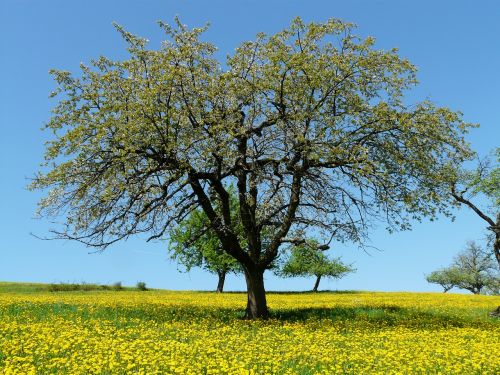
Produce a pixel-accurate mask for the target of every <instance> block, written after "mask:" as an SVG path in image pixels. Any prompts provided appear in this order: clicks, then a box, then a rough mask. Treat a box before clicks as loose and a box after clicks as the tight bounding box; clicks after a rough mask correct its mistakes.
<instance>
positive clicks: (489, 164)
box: [451, 148, 500, 268]
mask: <svg viewBox="0 0 500 375" xmlns="http://www.w3.org/2000/svg"><path fill="white" fill-rule="evenodd" d="M494 153H495V157H496V164H495V163H494V161H492V160H490V159H485V160H479V161H478V164H477V167H476V169H475V170H472V171H469V170H462V171H459V173H458V174H456V175H455V177H454V178H452V180H451V181H452V182H451V194H452V196H453V197H454V199H455V200H456V201H457V202H458V203H459V204H463V205H465V206H468V207H469V208H470V209H472V210H473V211H474V212H475V213H476V214H477V215H478V216H479V217H480V218H481V219H482V220H483V221H485V222H486V223H487V224H488V226H487V229H488V231H489V232H490V233H491V236H489V241H490V242H491V243H492V247H493V254H494V255H495V258H496V260H497V263H498V267H499V268H500V148H497V149H496V150H495V152H494ZM478 195H479V196H480V197H482V198H483V200H484V199H485V200H486V201H487V202H488V203H489V204H487V205H485V206H484V207H480V206H479V204H478V203H477V202H474V201H473V200H476V199H475V198H476V197H477V196H478ZM481 200H482V199H481V198H479V199H478V200H477V201H478V202H481Z"/></svg>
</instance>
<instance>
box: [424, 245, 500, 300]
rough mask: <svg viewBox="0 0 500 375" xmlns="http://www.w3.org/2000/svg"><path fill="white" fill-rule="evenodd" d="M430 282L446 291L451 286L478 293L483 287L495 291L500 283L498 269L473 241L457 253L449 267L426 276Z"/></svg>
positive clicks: (489, 255)
mask: <svg viewBox="0 0 500 375" xmlns="http://www.w3.org/2000/svg"><path fill="white" fill-rule="evenodd" d="M427 281H428V282H430V283H435V284H439V285H441V286H442V287H443V288H444V291H445V292H446V291H448V290H450V289H451V288H453V287H458V288H461V289H465V290H468V291H470V292H472V293H474V294H479V293H481V292H482V291H484V290H485V289H487V290H489V291H490V292H492V293H496V291H497V290H498V287H499V283H500V269H498V267H497V265H496V263H495V262H494V260H493V259H492V254H491V253H489V252H485V251H484V250H483V249H482V248H481V247H480V246H478V245H477V244H476V243H475V242H473V241H471V242H469V243H468V244H467V247H466V248H465V250H463V251H461V252H460V253H458V254H457V256H456V257H455V259H454V260H453V262H452V264H451V265H450V266H449V267H446V268H443V269H441V270H438V271H434V272H432V273H431V274H429V275H428V276H427Z"/></svg>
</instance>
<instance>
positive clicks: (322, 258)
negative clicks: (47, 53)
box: [278, 241, 355, 292]
mask: <svg viewBox="0 0 500 375" xmlns="http://www.w3.org/2000/svg"><path fill="white" fill-rule="evenodd" d="M318 247H319V246H318V243H317V242H316V241H308V242H306V243H304V244H301V245H297V246H293V247H292V250H291V254H290V256H289V258H288V259H287V260H286V262H285V264H284V265H283V267H282V269H281V270H280V271H279V272H278V274H279V275H280V276H283V277H297V276H306V277H307V276H315V277H316V282H315V283H314V287H313V289H312V291H313V292H317V291H318V287H319V283H320V281H321V278H323V277H331V278H335V279H340V278H342V277H344V276H345V275H347V274H348V273H351V272H354V271H355V270H354V268H352V267H351V266H350V265H346V264H344V263H342V262H341V260H340V258H336V259H332V258H329V257H328V256H327V255H326V254H325V253H324V252H323V250H321V249H319V248H318Z"/></svg>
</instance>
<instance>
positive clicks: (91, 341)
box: [0, 283, 500, 374]
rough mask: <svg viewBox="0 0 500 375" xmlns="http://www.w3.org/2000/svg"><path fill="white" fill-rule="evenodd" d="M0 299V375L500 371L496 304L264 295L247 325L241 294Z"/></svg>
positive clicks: (447, 298)
mask: <svg viewBox="0 0 500 375" xmlns="http://www.w3.org/2000/svg"><path fill="white" fill-rule="evenodd" d="M0 290H1V291H5V292H4V293H2V292H0V373H9V371H11V372H13V373H30V371H31V372H35V373H44V374H45V373H49V374H50V373H54V374H73V373H76V374H78V373H96V374H116V373H118V374H127V373H139V374H141V373H144V374H149V373H174V372H175V373H185V374H189V373H192V374H203V373H206V374H209V373H213V374H219V373H226V374H321V373H322V374H336V373H345V374H360V373H370V374H379V373H380V374H386V373H412V374H414V373H416V374H419V373H422V374H438V373H442V374H460V373H468V374H496V373H500V358H499V357H498V356H492V355H491V354H492V353H494V352H495V350H497V349H498V344H499V343H500V319H493V318H489V317H488V315H487V313H488V312H489V311H491V310H492V309H493V308H495V307H496V306H497V305H500V297H491V296H474V295H465V294H462V295H461V294H446V295H444V294H442V293H370V292H355V291H351V292H323V293H292V292H290V293H282V292H276V293H273V292H271V293H269V294H268V303H269V306H270V308H271V319H270V320H268V321H255V322H252V321H245V320H243V319H242V317H243V312H244V311H243V310H244V304H245V300H246V295H245V294H244V293H227V294H226V293H223V294H216V293H210V292H171V291H159V290H152V291H149V292H148V293H143V292H141V291H139V290H137V289H135V290H133V289H131V288H129V289H125V290H123V291H120V292H119V293H118V292H116V291H114V290H95V291H82V290H76V291H60V292H57V293H53V292H49V291H48V285H42V284H17V285H16V284H14V283H0Z"/></svg>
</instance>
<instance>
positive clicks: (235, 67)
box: [31, 18, 471, 317]
mask: <svg viewBox="0 0 500 375" xmlns="http://www.w3.org/2000/svg"><path fill="white" fill-rule="evenodd" d="M176 23H177V25H176V27H171V26H169V25H166V24H164V23H162V22H160V26H161V27H162V28H163V29H164V30H165V33H166V40H165V41H164V42H163V44H162V46H161V48H160V49H158V50H150V49H148V48H147V41H146V40H145V39H143V38H139V37H137V36H134V35H132V34H131V33H129V32H127V31H125V30H124V29H123V28H122V27H121V26H116V28H117V30H118V31H119V32H120V33H121V35H122V36H123V38H124V40H125V41H126V42H127V44H128V51H129V53H130V57H129V58H128V59H127V60H124V61H113V60H110V59H108V58H106V57H100V58H99V59H97V60H95V61H92V63H91V66H87V65H84V64H82V66H81V75H80V76H79V77H76V76H74V75H72V74H71V73H70V72H67V71H61V70H53V71H52V74H53V75H54V77H55V80H56V81H57V83H58V88H57V89H56V91H55V92H54V93H53V96H58V97H59V102H58V104H57V106H56V107H55V108H54V110H53V116H52V118H51V119H50V121H49V122H48V124H47V126H46V127H47V129H49V130H50V131H52V132H53V133H54V135H55V136H54V139H53V140H51V141H50V142H49V143H48V145H47V149H46V154H45V158H46V163H45V170H44V171H43V172H41V173H39V174H38V175H37V176H36V178H35V180H34V182H33V184H32V185H31V187H32V188H33V189H48V190H49V192H48V195H47V196H46V197H45V198H44V199H42V200H41V202H40V210H39V213H40V214H41V215H44V214H45V215H49V216H52V215H58V214H62V215H64V217H65V221H64V225H63V227H62V228H56V229H54V231H53V233H54V235H55V237H56V238H64V239H74V240H77V241H81V242H83V243H85V244H87V245H88V246H94V247H97V248H100V249H104V248H106V247H107V246H109V245H110V244H112V243H115V242H116V241H119V240H121V239H125V238H127V237H129V236H131V235H134V234H140V233H147V234H148V239H150V240H153V239H158V238H164V237H165V236H166V234H167V233H168V232H169V231H170V230H172V229H173V228H175V227H176V226H177V225H178V224H179V223H182V221H183V220H184V219H185V218H186V217H187V215H189V213H190V212H192V211H193V210H195V209H198V208H200V209H202V210H203V212H204V213H205V214H206V215H207V217H208V219H209V220H210V225H211V227H212V229H213V231H214V232H215V233H216V235H217V237H218V238H219V240H220V242H221V244H222V247H223V249H224V251H225V252H226V253H227V254H229V255H231V256H232V257H234V258H235V259H236V260H237V261H238V262H239V263H240V264H241V265H242V268H243V270H244V272H245V277H246V280H247V286H248V293H249V294H248V306H247V314H248V316H249V317H257V316H259V317H265V316H267V314H268V311H267V305H266V300H265V289H264V278H263V274H264V271H265V270H266V269H268V268H269V267H270V265H271V264H272V263H273V262H274V261H275V260H276V259H277V257H278V255H279V253H280V249H281V248H282V247H283V245H284V244H287V243H290V240H292V241H291V242H296V238H295V237H296V235H297V234H298V233H305V232H306V231H309V230H311V231H312V230H315V231H316V232H317V233H321V235H322V236H324V237H325V238H329V237H335V239H336V240H339V241H344V240H350V241H357V242H359V243H363V240H364V239H365V238H366V236H367V234H368V228H369V227H370V224H371V223H372V222H373V221H374V220H382V221H384V222H386V223H387V227H388V229H390V230H397V229H409V228H410V222H411V221H412V220H415V219H417V220H419V219H421V218H422V217H425V216H427V217H430V218H435V217H436V216H437V215H438V214H439V213H440V212H443V213H448V204H449V200H450V196H449V194H448V191H446V189H445V187H444V185H445V184H443V182H445V181H446V179H447V178H448V176H449V175H450V173H448V168H449V166H450V165H451V166H453V165H459V164H460V163H461V162H462V161H463V160H464V159H467V158H469V157H471V152H470V150H469V148H468V146H467V144H466V143H465V142H464V140H463V134H464V133H466V132H467V129H468V128H469V127H470V126H471V124H467V123H465V122H464V121H463V120H462V117H461V114H460V113H458V112H454V111H451V110H449V109H447V108H443V107H437V106H435V105H433V104H432V103H431V102H429V101H425V102H421V103H413V104H410V105H406V103H405V101H404V93H405V91H406V90H407V89H409V88H411V87H412V86H414V85H415V83H416V78H415V71H416V69H415V67H414V66H413V65H412V64H411V63H410V62H408V61H407V60H405V59H403V58H401V57H400V56H399V55H398V53H397V50H396V49H392V50H377V49H375V48H374V43H375V41H374V39H373V38H371V37H369V38H366V39H361V38H358V37H356V36H355V35H354V34H353V29H354V26H353V25H352V24H350V23H346V22H343V21H341V20H337V19H330V20H328V21H327V22H324V23H310V24H305V23H304V22H303V21H302V20H301V19H300V18H296V19H295V20H294V21H293V22H292V23H291V25H290V27H289V28H288V29H285V30H283V31H281V32H278V33H276V34H275V35H270V36H268V35H265V34H263V33H260V34H258V35H257V37H256V40H255V41H251V42H245V43H242V44H241V45H240V46H239V47H238V48H237V49H236V50H235V52H234V54H233V55H231V56H229V57H228V58H227V61H226V62H225V63H221V62H219V61H217V60H216V59H215V55H214V53H215V51H216V48H215V46H214V45H212V44H210V43H208V42H205V41H202V40H201V38H200V36H201V34H202V33H203V32H204V31H205V30H206V28H194V29H188V28H187V27H186V26H184V25H182V24H181V23H180V22H179V21H178V20H176ZM445 172H446V173H445ZM233 184H234V185H235V186H236V189H237V194H238V200H239V205H238V212H237V213H236V216H239V218H240V222H241V223H242V225H243V230H244V242H242V241H240V238H239V237H238V232H237V228H236V226H235V223H234V222H233V218H234V217H235V213H234V212H232V210H231V204H230V195H229V193H228V191H227V187H228V186H231V185H233ZM215 207H220V212H218V211H217V209H216V208H215ZM263 233H266V236H263Z"/></svg>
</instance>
